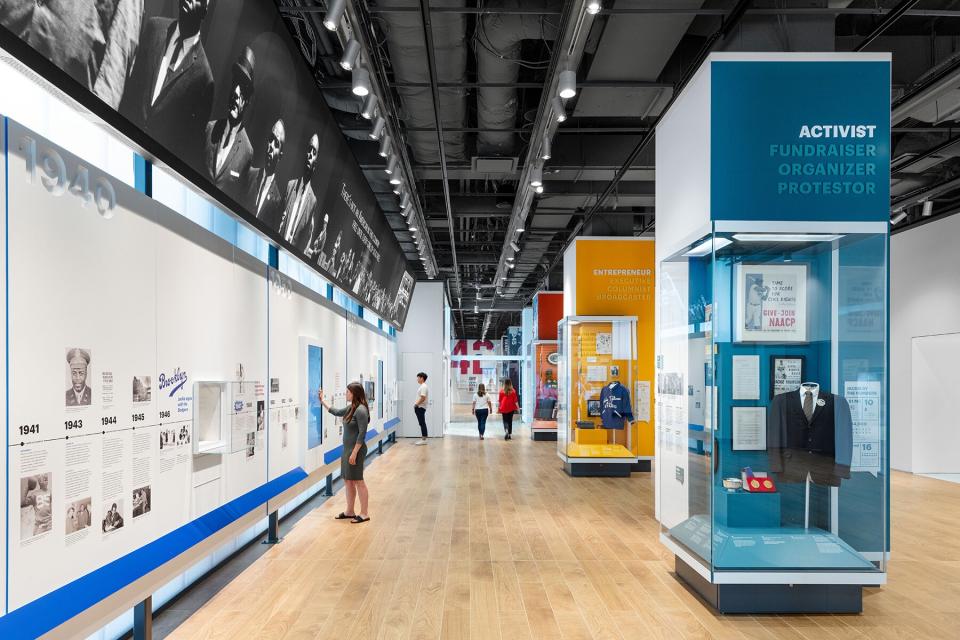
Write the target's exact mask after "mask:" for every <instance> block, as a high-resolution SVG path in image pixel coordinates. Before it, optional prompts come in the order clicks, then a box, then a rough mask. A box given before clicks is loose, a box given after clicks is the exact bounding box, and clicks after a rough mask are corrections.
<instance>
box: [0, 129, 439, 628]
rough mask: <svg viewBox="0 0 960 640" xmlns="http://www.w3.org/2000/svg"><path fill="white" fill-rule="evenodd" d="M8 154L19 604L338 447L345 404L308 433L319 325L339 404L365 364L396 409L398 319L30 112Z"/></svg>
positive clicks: (365, 372)
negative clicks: (41, 128) (77, 143)
mask: <svg viewBox="0 0 960 640" xmlns="http://www.w3.org/2000/svg"><path fill="white" fill-rule="evenodd" d="M31 140H32V141H34V143H35V146H33V143H31V142H30V141H31ZM34 153H35V154H36V155H35V156H32V155H31V154H34ZM32 157H33V158H35V160H31V158H32ZM132 160H133V159H132V156H131V158H130V161H131V164H132ZM7 165H8V167H7V168H8V171H7V173H8V179H7V181H5V182H4V181H0V183H2V185H3V187H5V189H6V194H5V195H6V196H7V198H8V208H7V221H8V228H7V233H8V237H7V238H0V241H3V242H0V247H2V246H8V253H7V255H6V256H4V258H5V260H6V261H7V264H8V267H7V273H6V276H7V277H6V278H0V282H4V283H5V285H6V287H7V290H6V292H4V293H6V294H7V295H8V296H9V298H8V300H9V301H8V307H7V309H8V316H7V322H8V335H9V341H8V343H6V344H5V345H3V346H4V347H5V348H6V350H7V354H6V355H7V357H8V359H9V360H8V361H9V372H10V375H9V383H10V386H9V403H10V404H9V407H7V409H8V410H9V423H8V429H9V431H8V439H7V442H8V445H9V446H8V451H9V462H8V464H9V466H8V467H7V468H4V469H2V471H3V472H4V473H5V474H6V477H7V478H8V479H9V482H8V486H9V492H8V495H7V498H6V501H7V504H6V508H7V513H8V517H9V522H10V527H9V540H3V539H0V544H3V545H4V547H5V548H6V550H7V553H6V554H4V555H5V556H6V557H7V558H8V559H9V560H8V562H9V564H8V566H7V567H6V571H5V572H3V571H0V574H3V573H5V574H6V575H7V576H8V578H7V580H5V581H4V580H0V600H3V599H4V598H5V599H7V601H8V606H7V608H6V609H4V610H3V611H4V612H9V611H12V610H14V609H16V608H18V607H20V606H23V605H24V604H26V603H29V602H31V601H33V600H35V599H37V598H39V597H40V596H42V595H44V594H47V593H49V592H51V591H52V590H55V589H57V588H59V587H61V586H64V585H66V584H68V583H69V582H71V581H73V580H75V579H77V578H80V577H81V576H84V575H86V574H88V573H90V572H91V571H93V570H95V569H97V568H99V567H102V566H104V565H106V564H107V563H109V562H111V561H112V560H115V559H117V558H119V557H121V556H123V555H125V554H127V553H130V552H132V551H134V550H136V549H138V548H140V547H143V546H144V545H146V544H147V543H149V542H151V541H153V540H156V539H157V538H159V537H161V536H163V535H165V534H167V533H169V532H171V531H173V530H174V529H177V528H178V527H181V526H183V525H185V524H187V523H189V522H191V521H193V520H195V519H196V518H198V517H200V516H202V515H203V514H206V513H208V512H210V511H211V510H214V509H217V508H218V507H220V506H222V505H224V504H225V503H227V502H229V501H230V500H233V499H235V498H237V497H239V496H242V495H243V494H245V493H247V492H249V491H251V490H253V489H256V488H258V487H260V486H262V485H264V484H265V483H266V482H267V481H268V480H271V479H275V478H278V477H280V476H282V475H284V474H285V473H287V472H290V471H293V470H296V469H298V468H302V469H303V470H304V471H306V472H307V473H310V472H311V471H313V470H316V469H319V468H320V467H323V466H324V465H325V464H327V463H330V462H334V461H335V460H336V459H338V457H339V456H338V448H339V447H340V446H341V444H342V428H341V426H340V425H339V424H338V422H337V421H335V420H333V419H332V418H331V417H330V416H326V419H325V421H324V425H325V429H324V431H325V432H326V433H325V434H324V437H323V438H322V441H321V442H319V444H318V446H315V447H314V448H312V449H311V448H309V447H308V437H307V429H306V418H307V413H308V409H309V407H310V404H311V403H312V402H315V401H314V400H313V398H312V394H310V395H308V390H307V381H306V375H305V367H304V362H305V356H304V353H303V345H304V342H305V341H306V342H311V343H313V344H317V345H319V346H321V347H322V348H323V379H322V384H323V386H324V388H325V389H327V390H328V393H329V394H330V395H332V396H333V397H334V400H335V401H337V402H343V390H344V388H345V386H346V384H347V383H348V382H350V381H351V380H362V381H365V382H367V383H368V384H369V385H370V387H369V388H370V391H371V392H372V395H373V396H374V402H373V403H372V406H371V413H372V417H373V419H372V420H371V424H370V429H373V430H375V431H376V432H378V433H379V432H382V431H383V429H384V425H385V423H387V422H388V421H390V420H391V419H393V418H394V417H396V409H397V403H396V398H397V388H396V384H395V381H396V377H397V363H398V351H397V345H396V342H395V340H394V339H393V338H391V337H390V336H389V335H387V334H386V333H384V332H383V331H380V330H378V329H377V328H375V327H373V326H371V325H370V324H369V323H367V322H365V321H363V320H361V319H358V318H355V317H353V316H350V315H349V314H348V313H347V312H346V311H345V310H344V309H342V308H338V307H337V306H336V305H335V304H334V303H333V302H331V301H329V300H327V299H326V298H325V297H323V296H321V295H320V294H318V293H316V292H314V291H312V290H310V289H308V288H306V287H304V286H303V285H301V284H299V283H297V282H295V281H293V280H292V279H291V278H290V277H288V276H284V275H282V274H280V273H279V272H277V271H274V270H272V269H270V268H268V266H267V265H266V264H264V263H263V262H262V261H261V260H259V259H257V258H256V257H254V256H252V255H250V254H248V253H246V252H245V251H243V250H241V249H239V248H237V247H235V246H233V245H232V244H231V243H229V242H227V241H225V240H223V239H222V238H220V237H218V236H217V235H215V234H214V233H212V232H211V231H208V230H206V229H204V228H203V227H201V226H198V225H197V224H195V223H194V222H191V221H190V220H188V219H187V218H185V217H183V216H181V215H179V214H178V213H177V212H175V211H172V210H170V209H167V208H166V207H164V206H163V205H162V204H160V203H159V202H158V201H156V200H153V199H151V198H148V197H147V196H145V195H142V194H140V193H138V192H136V191H134V190H133V189H131V188H130V187H128V186H127V185H125V184H124V183H123V181H121V180H117V179H115V178H113V177H112V176H111V175H109V174H108V173H105V172H101V171H99V170H98V169H96V168H95V167H93V166H91V165H90V164H89V163H88V162H85V161H81V160H80V159H79V158H77V157H75V156H73V155H72V154H71V153H69V152H67V151H65V150H64V149H62V148H59V147H57V146H56V145H55V144H53V143H50V142H47V141H45V140H44V139H43V138H42V137H41V136H39V135H37V134H35V133H33V132H31V131H29V130H27V129H25V128H21V127H20V126H19V125H17V124H16V123H14V122H12V121H10V122H9V156H8V157H7ZM0 169H3V167H2V166H0ZM0 175H4V174H3V173H0ZM60 175H62V176H64V177H65V181H61V180H60V179H59V176H60ZM110 189H112V190H113V191H114V193H115V194H116V196H117V197H116V206H115V207H113V208H110V207H109V206H107V205H108V201H109V198H108V197H107V195H106V194H107V192H108V190H110ZM0 195H4V194H2V193H0ZM98 210H99V211H98ZM104 212H106V213H108V215H102V214H103V213H104ZM0 228H2V225H0ZM7 240H8V241H9V242H6V241H7ZM441 320H442V318H441ZM438 333H441V334H442V327H441V329H440V330H439V331H438ZM81 360H82V361H84V363H85V366H84V365H83V364H81ZM0 370H2V368H0ZM77 370H83V375H84V376H85V377H84V379H82V380H81V382H80V385H81V388H82V391H80V392H79V393H74V391H73V388H72V385H73V383H74V381H75V380H76V379H77V378H76V376H77V375H78V374H77ZM0 382H6V380H0ZM198 382H210V383H214V382H216V383H230V386H231V388H233V389H234V391H231V392H230V393H229V394H228V395H227V396H225V397H227V398H229V399H228V400H227V403H226V404H227V405H229V406H226V407H224V408H223V411H222V414H223V416H224V419H223V420H222V421H221V422H218V424H222V425H224V426H223V428H222V429H220V431H219V432H218V433H219V435H220V436H222V440H223V443H222V445H221V446H220V447H219V449H217V448H216V447H214V449H216V451H217V452H216V453H205V454H204V453H199V454H198V452H197V450H196V448H197V446H198V444H199V441H200V438H199V437H198V432H197V431H196V424H195V422H196V421H195V420H194V417H195V414H196V413H197V411H198V410H197V406H198V402H199V398H200V395H198V394H197V393H196V392H195V387H194V385H195V384H196V383H198ZM241 382H242V385H241V384H240V383H241ZM181 383H183V384H182V385H181ZM86 387H89V390H88V389H86ZM241 387H244V388H245V390H243V389H241V390H240V391H239V392H237V391H236V389H240V388H241ZM0 397H2V394H0ZM381 400H382V401H381ZM261 403H262V404H261ZM261 417H262V418H263V419H262V421H261V420H260V418H261ZM205 441H208V442H214V441H216V438H212V439H211V438H205ZM4 464H7V463H6V462H4V458H3V457H0V465H4ZM113 505H116V513H115V515H111V514H110V513H108V512H110V511H112V510H113ZM79 513H84V514H85V515H84V517H83V518H80V517H79V516H78V514H79ZM86 514H89V515H86ZM263 515H264V516H265V515H266V513H265V512H264V514H263ZM4 555H0V562H2V559H3V557H4ZM38 567H44V569H43V570H38ZM3 569H4V567H2V566H0V570H3ZM4 589H6V593H4V592H3V590H4Z"/></svg>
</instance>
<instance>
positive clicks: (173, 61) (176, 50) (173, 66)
mask: <svg viewBox="0 0 960 640" xmlns="http://www.w3.org/2000/svg"><path fill="white" fill-rule="evenodd" d="M181 51H183V40H180V39H179V38H177V44H176V45H175V46H174V47H173V55H172V56H170V64H168V65H167V77H166V78H165V79H164V84H166V81H167V80H170V76H172V75H173V72H174V71H176V70H177V58H179V57H180V52H181Z"/></svg>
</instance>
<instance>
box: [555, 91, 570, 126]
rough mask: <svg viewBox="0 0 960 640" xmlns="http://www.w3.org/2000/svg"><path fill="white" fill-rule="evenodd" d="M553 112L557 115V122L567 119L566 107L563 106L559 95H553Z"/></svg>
mask: <svg viewBox="0 0 960 640" xmlns="http://www.w3.org/2000/svg"><path fill="white" fill-rule="evenodd" d="M553 112H554V114H555V115H556V117H557V122H566V121H567V108H566V107H564V106H563V100H561V99H560V96H553Z"/></svg>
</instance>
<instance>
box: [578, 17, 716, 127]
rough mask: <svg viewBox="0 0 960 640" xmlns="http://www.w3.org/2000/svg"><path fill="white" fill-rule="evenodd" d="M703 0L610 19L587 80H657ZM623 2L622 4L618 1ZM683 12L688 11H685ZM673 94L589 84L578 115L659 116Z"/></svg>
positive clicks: (654, 89) (666, 90) (659, 89)
mask: <svg viewBox="0 0 960 640" xmlns="http://www.w3.org/2000/svg"><path fill="white" fill-rule="evenodd" d="M702 5H703V0H656V1H647V2H644V5H643V6H644V8H649V9H651V10H655V9H663V10H669V9H676V10H677V13H663V14H649V13H637V14H623V15H617V16H615V17H611V18H610V19H609V20H607V23H606V25H605V27H604V29H603V37H602V38H601V39H600V41H599V43H598V44H597V50H596V53H595V54H594V56H593V59H592V61H591V63H590V67H589V71H588V73H587V77H586V80H587V82H597V83H602V82H606V81H619V82H656V81H658V80H660V79H661V76H662V74H663V72H664V69H665V68H666V66H667V63H668V62H669V61H670V58H671V57H672V56H673V53H674V51H675V50H676V48H677V45H678V44H679V43H680V40H681V39H682V38H683V36H684V35H685V34H686V33H687V30H688V29H689V28H690V24H691V23H692V22H693V19H694V15H693V13H692V12H693V11H695V10H697V9H700V8H701V6H702ZM618 6H619V5H618ZM683 10H689V11H688V12H687V13H684V12H683ZM672 97H673V90H672V89H670V88H668V87H642V86H638V87H632V88H623V87H618V88H614V87H589V86H585V87H584V88H583V91H582V92H581V94H580V97H579V98H578V99H577V102H576V106H575V111H574V113H573V115H574V116H577V117H585V118H636V117H637V116H640V117H643V118H648V117H655V116H658V115H660V113H661V112H662V111H663V108H664V107H665V106H666V105H667V103H668V102H669V101H670V98H672Z"/></svg>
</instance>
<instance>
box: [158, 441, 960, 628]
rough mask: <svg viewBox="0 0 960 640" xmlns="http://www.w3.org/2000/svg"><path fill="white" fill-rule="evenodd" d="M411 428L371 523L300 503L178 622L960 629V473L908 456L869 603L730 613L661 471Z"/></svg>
mask: <svg viewBox="0 0 960 640" xmlns="http://www.w3.org/2000/svg"><path fill="white" fill-rule="evenodd" d="M516 438H517V439H516V440H513V441H511V442H504V441H503V440H502V439H488V440H485V441H483V442H480V441H479V440H477V439H476V438H464V437H447V438H446V439H444V440H443V441H431V443H430V445H429V446H426V447H417V446H413V445H412V441H400V443H399V444H398V445H396V446H394V447H393V448H392V449H391V450H390V451H389V452H387V453H386V454H385V455H384V456H383V457H381V458H378V459H377V460H376V462H375V463H374V464H372V465H371V466H370V467H369V468H368V470H367V482H368V484H369V485H370V490H371V495H372V500H371V516H372V520H371V522H369V523H367V524H364V525H353V524H349V523H347V522H340V521H335V520H334V519H333V516H334V515H335V514H337V513H339V512H340V511H341V510H342V509H343V504H342V499H341V497H340V496H339V495H338V496H336V497H335V498H334V499H333V500H330V501H328V502H327V503H326V504H324V505H323V506H322V507H320V508H318V509H316V510H315V511H314V512H312V513H310V514H309V515H307V516H306V517H304V518H303V519H302V520H301V521H300V522H299V523H298V524H297V525H296V527H295V528H294V530H293V531H291V532H289V533H288V534H287V535H286V537H285V538H284V540H283V542H282V543H281V544H279V545H277V546H276V547H274V548H272V549H271V550H270V551H269V552H268V553H267V554H266V555H265V556H264V557H262V558H261V559H260V560H258V561H256V562H255V563H254V564H253V565H251V566H250V567H249V568H248V569H247V570H246V571H245V572H244V573H242V574H241V575H240V576H239V577H238V578H237V579H235V580H234V581H233V582H231V583H230V584H229V585H228V586H227V587H226V588H224V589H223V590H222V591H221V592H220V593H219V594H217V595H216V596H215V597H214V598H212V599H211V600H210V601H209V602H208V603H207V604H206V605H205V606H204V607H203V608H201V609H200V610H199V611H198V612H196V613H195V614H194V615H193V616H192V617H191V618H189V619H188V620H187V621H186V622H184V623H183V624H182V625H181V626H180V627H179V628H177V629H176V631H175V632H174V633H173V634H172V636H170V637H172V638H177V639H191V640H196V639H208V638H209V639H213V638H231V639H232V638H258V639H260V638H263V639H276V640H281V639H283V640H307V639H314V638H331V639H332V638H337V639H340V638H350V639H354V638H363V639H365V638H369V639H371V640H373V639H378V640H379V639H396V640H427V639H435V638H445V639H446V638H449V639H460V638H464V639H466V638H470V639H474V640H477V639H481V638H491V639H502V640H526V639H540V638H561V639H569V640H581V639H582V640H591V639H593V640H606V639H623V640H630V639H633V638H717V639H730V640H733V639H737V640H741V639H745V638H757V639H770V638H789V639H791V640H802V639H808V640H834V639H844V638H851V639H865V638H871V639H888V638H889V639H894V638H898V639H906V638H910V639H915V638H960V536H958V535H957V532H958V531H960V484H953V483H949V482H944V481H940V480H933V479H928V478H921V477H915V476H912V475H908V474H902V473H897V474H895V475H894V478H893V496H892V500H893V518H894V520H893V524H894V527H893V560H892V562H891V565H890V576H889V584H888V585H887V586H886V587H883V588H879V589H870V590H868V591H867V592H866V593H865V598H864V608H865V611H864V614H863V615H859V616H853V615H842V616H720V615H717V614H715V613H714V612H713V611H712V610H711V609H710V607H709V606H707V605H706V604H704V603H703V602H702V601H700V600H699V599H698V598H697V597H696V596H694V595H693V594H692V593H691V592H689V591H688V590H687V589H686V588H685V587H684V585H683V584H682V583H680V582H678V581H677V579H676V578H675V576H674V574H673V572H672V562H673V559H672V556H670V554H669V553H667V552H666V550H665V549H664V548H663V547H662V546H661V545H660V544H659V542H658V539H657V538H658V525H657V523H656V522H655V520H654V518H653V480H652V477H651V475H650V474H634V475H633V477H631V478H630V479H620V478H618V479H599V478H577V479H574V478H570V477H568V476H567V475H565V474H564V472H563V470H562V468H561V465H560V461H559V459H558V458H557V456H556V453H555V443H551V442H531V441H530V440H529V439H527V437H526V436H525V435H524V434H519V435H517V437H516Z"/></svg>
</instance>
